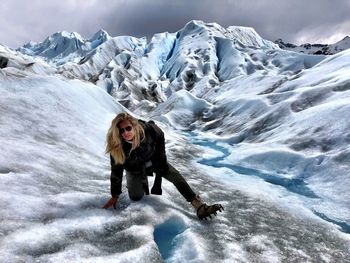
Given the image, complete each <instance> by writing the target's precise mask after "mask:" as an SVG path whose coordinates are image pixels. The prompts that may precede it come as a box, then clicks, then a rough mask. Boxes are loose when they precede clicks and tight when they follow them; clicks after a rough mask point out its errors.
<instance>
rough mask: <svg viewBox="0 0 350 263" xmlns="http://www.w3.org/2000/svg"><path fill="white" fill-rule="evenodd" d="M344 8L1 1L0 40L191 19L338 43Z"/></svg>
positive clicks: (337, 4)
mask: <svg viewBox="0 0 350 263" xmlns="http://www.w3.org/2000/svg"><path fill="white" fill-rule="evenodd" d="M349 8H350V2H349V1H348V0H337V1H328V0H308V1H304V0H293V1H280V0H259V1H254V2H253V1H246V0H216V1H212V0H191V1H188V0H177V1H167V0H99V1H98V0H61V1H42V0H32V1H27V0H16V1H13V0H12V1H11V0H2V1H1V3H0V34H1V35H0V42H1V43H2V44H5V45H9V46H11V47H18V46H20V45H23V44H24V43H26V42H28V41H30V40H34V41H42V40H44V39H45V38H46V37H47V36H49V35H51V34H53V33H54V32H57V31H62V30H67V31H76V32H78V33H80V34H81V35H82V36H83V37H86V38H89V37H91V36H92V35H93V34H94V33H95V32H96V31H98V30H99V29H101V28H102V29H105V30H106V31H107V32H108V33H109V34H110V35H112V36H117V35H132V36H136V37H141V36H147V37H151V36H152V35H153V34H155V33H158V32H165V31H168V32H176V31H178V30H180V29H181V28H182V27H183V26H184V25H185V24H186V23H187V22H188V21H190V20H193V19H199V20H203V21H205V22H217V23H218V24H220V25H222V26H224V27H227V26H231V25H239V26H249V27H253V28H255V29H256V31H257V32H258V33H259V34H260V35H261V36H262V37H264V38H266V39H269V40H275V39H277V38H282V39H284V40H285V41H289V42H292V43H297V44H299V43H300V42H315V41H322V42H325V41H338V40H340V39H341V38H343V37H344V36H345V35H349V34H350V25H349V16H348V10H349ZM337 37H339V39H336V38H337Z"/></svg>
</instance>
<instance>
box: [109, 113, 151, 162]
mask: <svg viewBox="0 0 350 263" xmlns="http://www.w3.org/2000/svg"><path fill="white" fill-rule="evenodd" d="M122 121H129V122H130V124H131V125H132V127H133V129H134V131H135V136H134V138H133V141H132V146H131V151H132V150H134V149H135V148H137V147H138V146H139V145H140V143H141V142H142V141H143V140H144V138H145V131H144V129H143V127H142V126H141V125H140V123H139V122H138V120H137V119H135V118H134V117H133V116H131V115H130V114H128V113H125V112H123V113H119V114H118V115H117V116H116V117H115V118H114V119H113V120H112V124H111V127H110V128H109V130H108V132H107V136H106V144H107V145H106V154H108V153H110V154H111V155H112V157H113V159H114V160H115V161H116V163H118V164H123V163H124V162H125V153H124V151H123V138H122V137H121V134H120V133H119V127H118V125H119V123H121V122H122Z"/></svg>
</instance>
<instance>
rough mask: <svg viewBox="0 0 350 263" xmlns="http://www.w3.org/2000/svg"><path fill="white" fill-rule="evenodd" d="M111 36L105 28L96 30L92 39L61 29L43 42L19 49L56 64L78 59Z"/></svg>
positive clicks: (28, 44)
mask: <svg viewBox="0 0 350 263" xmlns="http://www.w3.org/2000/svg"><path fill="white" fill-rule="evenodd" d="M109 38H110V36H109V35H108V33H107V32H106V31H103V30H99V31H98V32H96V33H95V34H94V36H93V37H92V38H91V39H90V40H86V39H84V38H83V37H82V36H81V35H79V34H78V33H76V32H67V31H61V32H57V33H54V34H52V35H51V36H49V37H47V38H46V39H45V40H44V41H43V42H40V43H35V42H29V43H27V44H25V45H24V46H23V47H20V48H19V49H18V51H20V52H22V53H24V54H26V55H30V56H40V57H42V58H45V59H47V60H48V61H50V62H52V63H55V64H56V65H62V64H64V63H66V62H68V61H74V60H77V59H78V58H79V57H81V56H83V55H84V54H86V53H87V52H89V51H91V50H93V49H94V48H96V47H98V46H99V45H101V44H102V43H104V42H105V41H107V40H108V39H109Z"/></svg>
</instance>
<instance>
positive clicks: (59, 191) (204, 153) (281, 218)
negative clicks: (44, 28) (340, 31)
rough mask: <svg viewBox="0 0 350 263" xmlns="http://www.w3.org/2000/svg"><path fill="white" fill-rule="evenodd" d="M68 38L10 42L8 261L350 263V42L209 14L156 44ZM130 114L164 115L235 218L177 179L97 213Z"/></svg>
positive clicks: (3, 239) (4, 227)
mask: <svg viewBox="0 0 350 263" xmlns="http://www.w3.org/2000/svg"><path fill="white" fill-rule="evenodd" d="M60 34H61V35H62V36H63V35H67V34H68V33H67V34H66V33H64V34H62V33H60ZM60 34H54V35H53V36H56V37H57V39H62V38H61V37H59V35H60ZM68 35H69V37H67V39H68V40H66V42H64V41H63V40H62V41H61V40H60V41H55V40H54V38H52V37H51V39H50V37H49V38H48V39H50V41H48V39H47V40H45V41H47V42H46V44H44V43H45V41H44V42H43V43H39V44H35V45H34V44H33V45H26V47H23V48H20V49H19V51H14V50H10V49H8V48H6V47H3V46H0V62H1V61H3V63H2V65H3V66H2V68H1V69H0V90H1V92H2V94H3V95H2V96H1V98H0V111H1V115H0V116H1V117H0V119H1V123H2V124H3V125H2V126H1V129H0V133H1V136H0V143H1V145H2V149H3V153H4V154H3V156H2V157H1V159H0V178H1V180H2V181H1V184H0V193H1V194H0V203H1V205H0V215H1V216H0V219H1V221H2V224H1V228H0V233H1V235H0V250H1V252H2V253H1V255H0V261H4V262H21V261H22V262H23V261H29V262H30V261H39V262H40V261H42V262H56V261H63V262H68V261H69V262H72V261H73V262H74V261H78V262H96V261H103V262H131V261H132V262H145V261H147V262H162V261H163V260H165V261H166V262H213V261H214V262H305V261H310V262H313V261H315V262H347V260H348V258H349V257H350V236H349V233H350V207H349V203H350V194H349V191H348V189H350V174H349V172H348V171H349V169H350V157H349V156H350V146H349V142H350V139H349V132H348V131H349V128H350V122H349V120H350V104H349V101H350V88H349V87H350V78H349V76H350V50H344V51H342V52H339V53H337V54H335V55H331V56H326V55H308V54H302V53H296V52H291V51H288V50H283V49H281V48H279V47H278V45H277V44H275V43H272V42H271V41H268V40H265V39H262V38H261V37H260V36H259V35H258V34H257V32H255V30H254V29H252V28H245V27H235V26H232V27H229V28H223V27H221V26H220V25H218V24H215V23H204V22H202V21H191V22H189V23H188V24H186V26H185V27H184V28H182V29H181V30H179V31H178V32H175V33H168V32H164V33H159V34H156V35H154V36H153V37H152V39H150V41H149V42H147V39H146V38H134V37H128V36H119V37H106V38H101V39H102V40H101V41H100V42H98V45H96V47H94V45H88V44H89V43H90V44H91V43H93V42H94V41H92V40H90V41H87V40H84V39H82V38H81V37H79V35H78V34H77V33H69V34H68ZM98 35H100V34H98V33H97V35H96V36H98ZM105 35H106V36H108V34H107V33H106V34H105ZM57 39H56V40H57ZM92 39H100V38H99V37H93V38H92ZM67 41H68V42H67ZM63 42H64V43H63ZM49 43H50V44H49ZM53 43H56V44H58V45H57V46H56V44H53ZM61 45H62V46H61ZM55 46H56V51H57V52H56V51H55ZM20 51H21V52H20ZM36 52H38V53H36ZM5 61H6V63H5ZM110 95H111V96H110ZM126 110H130V111H131V112H132V113H134V114H137V115H138V116H140V117H142V118H145V119H149V118H152V119H154V120H156V121H158V124H159V125H160V126H161V127H162V128H163V129H164V131H165V133H166V138H167V141H166V145H167V151H168V154H169V160H170V162H172V163H173V164H174V165H175V166H176V167H177V168H178V169H179V170H180V171H181V172H183V174H184V176H185V177H186V178H187V179H188V180H189V183H190V184H191V185H192V186H193V187H194V188H195V189H196V191H198V192H199V193H200V194H201V196H202V197H203V198H204V199H206V200H210V202H221V203H222V204H223V205H224V206H225V212H224V213H222V214H220V216H218V217H217V218H215V220H213V221H211V222H210V223H207V222H200V221H198V220H197V219H196V217H195V215H194V213H193V211H192V208H191V207H190V206H189V205H188V204H186V202H185V201H184V200H183V198H182V197H181V196H180V195H179V194H178V193H177V191H176V189H175V188H174V187H173V186H172V185H171V184H169V183H168V182H166V181H165V180H164V181H165V182H164V190H163V192H164V193H163V196H161V197H158V196H149V197H146V198H145V199H144V200H142V201H141V202H131V201H130V200H129V199H128V197H127V196H126V195H125V194H123V195H122V197H121V201H120V204H119V207H118V209H117V211H104V210H101V209H100V208H99V207H100V206H101V205H102V204H103V203H104V201H106V199H107V198H108V195H109V162H108V158H107V156H105V155H104V153H103V149H104V137H105V134H106V132H107V129H108V125H109V124H110V121H111V119H112V118H113V117H114V116H115V114H116V113H117V112H120V111H126ZM150 180H152V179H150ZM123 190H125V186H123ZM124 192H125V191H124ZM169 233H170V234H169Z"/></svg>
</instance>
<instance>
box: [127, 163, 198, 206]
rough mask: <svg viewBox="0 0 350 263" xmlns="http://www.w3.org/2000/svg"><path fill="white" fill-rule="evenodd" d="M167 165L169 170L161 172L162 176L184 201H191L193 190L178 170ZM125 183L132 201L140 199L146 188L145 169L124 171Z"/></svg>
mask: <svg viewBox="0 0 350 263" xmlns="http://www.w3.org/2000/svg"><path fill="white" fill-rule="evenodd" d="M168 166H169V171H168V172H166V173H164V174H162V177H163V178H165V179H167V180H168V181H169V182H171V183H173V184H174V185H175V187H176V188H177V190H178V191H179V192H180V194H181V195H182V196H183V197H184V198H185V199H186V201H187V202H191V201H192V200H193V198H194V197H195V196H196V194H195V193H194V192H193V190H192V189H191V187H190V186H189V185H188V183H187V182H186V180H185V178H184V177H183V176H182V175H181V174H180V172H179V171H178V170H176V169H175V168H174V167H173V166H172V165H171V164H169V163H168ZM126 184H127V188H128V193H129V197H130V199H131V200H134V201H138V200H141V198H142V197H143V196H144V194H145V189H148V179H147V174H146V170H145V169H143V170H142V171H138V172H134V171H132V172H130V171H126Z"/></svg>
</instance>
